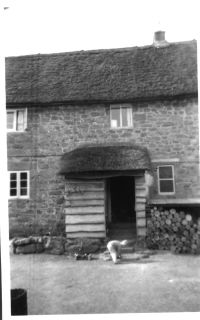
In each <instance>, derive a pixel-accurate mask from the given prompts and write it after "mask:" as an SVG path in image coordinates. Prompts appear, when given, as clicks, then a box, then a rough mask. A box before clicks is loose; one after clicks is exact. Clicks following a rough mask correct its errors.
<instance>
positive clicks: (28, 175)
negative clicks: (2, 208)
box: [8, 170, 30, 199]
mask: <svg viewBox="0 0 200 320" xmlns="http://www.w3.org/2000/svg"><path fill="white" fill-rule="evenodd" d="M12 173H16V175H17V195H16V196H11V195H10V176H11V174H12ZM21 173H27V195H20V182H21V181H20V174H21ZM29 196H30V172H29V171H24V170H23V171H8V198H9V199H29Z"/></svg>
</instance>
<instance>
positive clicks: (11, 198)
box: [8, 197, 30, 200]
mask: <svg viewBox="0 0 200 320" xmlns="http://www.w3.org/2000/svg"><path fill="white" fill-rule="evenodd" d="M29 199H30V197H8V200H29Z"/></svg>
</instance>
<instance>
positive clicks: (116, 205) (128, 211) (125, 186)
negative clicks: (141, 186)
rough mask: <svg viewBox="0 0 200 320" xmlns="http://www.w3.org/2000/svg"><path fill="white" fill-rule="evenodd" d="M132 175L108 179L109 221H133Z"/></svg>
mask: <svg viewBox="0 0 200 320" xmlns="http://www.w3.org/2000/svg"><path fill="white" fill-rule="evenodd" d="M134 208H135V181H134V177H114V178H111V179H110V209H111V223H135V221H136V215H135V211H134Z"/></svg>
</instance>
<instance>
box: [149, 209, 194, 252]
mask: <svg viewBox="0 0 200 320" xmlns="http://www.w3.org/2000/svg"><path fill="white" fill-rule="evenodd" d="M146 243H147V247H148V248H149V249H158V250H171V251H172V252H174V253H193V254H199V253H200V218H198V219H196V220H195V219H194V218H193V217H192V215H191V214H189V213H186V212H184V211H179V212H177V211H176V210H175V209H169V210H164V209H158V208H157V207H154V208H153V209H151V211H150V217H149V219H148V220H147V237H146Z"/></svg>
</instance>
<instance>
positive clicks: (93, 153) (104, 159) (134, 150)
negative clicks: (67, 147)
mask: <svg viewBox="0 0 200 320" xmlns="http://www.w3.org/2000/svg"><path fill="white" fill-rule="evenodd" d="M144 170H151V163H150V158H149V154H148V151H147V149H146V148H144V147H141V146H138V145H134V144H131V143H114V144H104V145H103V144H94V145H92V144H90V145H82V146H80V147H78V148H76V149H74V150H72V151H70V152H67V153H65V154H64V155H63V156H62V158H61V166H60V174H62V175H65V176H66V177H68V178H91V177H92V178H94V177H95V178H98V177H100V178H102V177H109V176H114V175H123V174H127V173H128V174H129V175H131V174H135V172H136V171H137V172H139V171H141V172H142V171H144Z"/></svg>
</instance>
